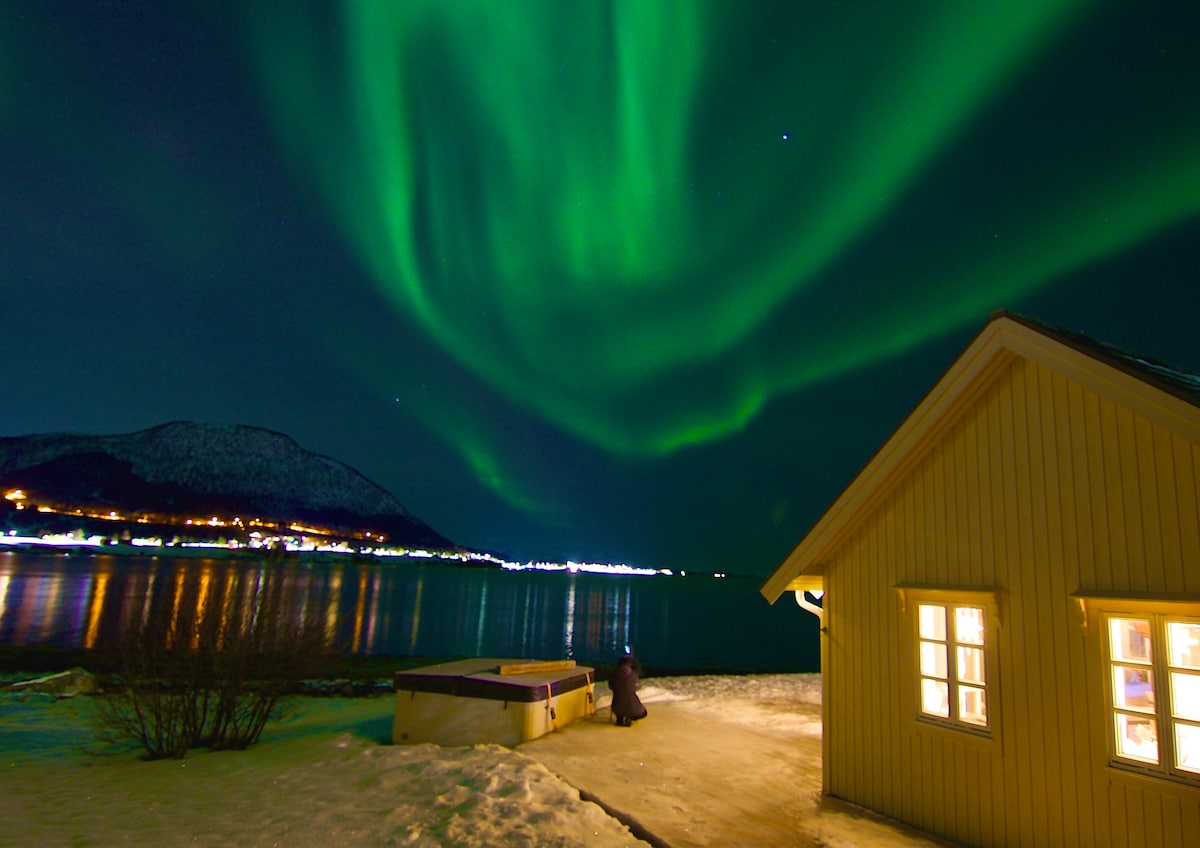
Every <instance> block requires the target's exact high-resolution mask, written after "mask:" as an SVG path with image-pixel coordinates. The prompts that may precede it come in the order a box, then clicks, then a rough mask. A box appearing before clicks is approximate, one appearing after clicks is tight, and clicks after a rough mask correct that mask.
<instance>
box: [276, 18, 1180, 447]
mask: <svg viewBox="0 0 1200 848" xmlns="http://www.w3.org/2000/svg"><path fill="white" fill-rule="evenodd" d="M923 8H925V9H926V11H925V12H924V13H923V14H922V15H916V14H914V13H912V12H909V13H908V14H907V15H906V16H905V18H904V20H903V21H898V20H894V19H890V18H889V17H887V16H882V15H881V16H879V17H877V18H876V19H875V20H874V21H873V22H872V23H870V24H868V25H867V26H865V27H864V26H863V25H862V22H861V21H859V20H846V21H829V20H824V19H822V16H821V15H820V14H813V15H811V16H810V18H811V19H809V20H801V21H798V22H795V23H794V24H793V29H794V32H789V33H786V34H781V35H780V37H781V39H782V38H784V37H785V35H786V37H788V38H791V39H794V41H793V42H792V43H790V44H789V45H788V46H787V51H788V52H790V53H791V54H792V55H791V56H790V57H788V59H787V67H781V68H780V69H779V71H780V72H779V74H778V75H777V76H776V77H775V78H774V79H771V80H768V82H767V83H766V89H765V90H760V91H752V92H746V94H745V96H744V97H732V96H730V94H729V93H728V92H724V93H722V92H721V91H720V90H719V88H720V80H719V75H720V69H721V68H723V67H726V66H729V65H731V64H735V63H738V62H743V61H746V59H747V57H746V56H745V55H742V54H739V51H738V38H737V34H738V32H739V27H740V26H743V25H744V22H742V21H739V20H736V19H732V18H731V16H730V15H728V14H723V13H722V9H724V11H725V12H726V13H727V12H728V11H729V10H728V8H727V7H723V6H721V5H720V4H710V5H706V4H701V3H693V2H678V3H666V2H663V3H652V4H639V3H616V4H562V3H557V2H545V3H541V4H529V3H524V4H516V5H514V4H491V5H488V4H483V5H473V4H455V3H450V4H447V3H442V2H410V3H404V4H395V3H386V2H380V3H358V2H355V3H346V4H345V5H344V7H343V8H342V10H341V31H342V33H343V37H342V39H341V45H340V48H341V54H340V55H342V57H343V60H344V61H343V63H342V65H343V67H342V68H341V69H340V70H341V75H340V77H338V78H337V79H336V81H335V82H329V83H327V84H324V85H315V84H314V82H315V81H316V80H318V79H319V78H320V77H321V70H320V67H319V64H318V63H320V62H321V61H322V59H323V55H322V54H320V53H319V52H318V50H317V46H316V45H317V42H316V41H315V40H314V38H313V37H312V33H311V31H310V32H308V33H304V32H299V31H298V32H296V33H294V34H293V36H292V38H291V40H288V41H284V42H281V41H280V40H279V38H278V32H277V31H276V30H272V38H270V39H266V38H264V39H263V49H262V54H263V57H264V58H263V63H264V65H263V67H264V70H265V77H266V79H267V82H268V90H269V92H270V94H271V97H270V99H271V102H272V103H273V104H274V108H275V111H276V114H277V116H278V126H279V136H280V138H281V139H282V140H283V141H284V142H285V144H286V146H287V147H288V149H289V151H290V153H291V155H292V157H293V161H295V162H296V163H298V165H299V166H300V167H301V168H303V169H307V170H306V171H305V172H306V173H310V174H312V175H314V176H316V177H318V178H319V181H320V183H321V185H323V186H324V188H325V192H326V195H327V197H328V199H329V203H330V208H331V209H332V210H333V212H334V214H335V215H336V217H337V218H338V220H339V222H340V223H341V225H342V227H343V229H344V231H345V232H346V235H347V237H348V238H349V239H350V241H351V243H352V244H353V245H354V246H355V250H356V251H357V253H358V254H359V256H360V257H361V260H362V261H363V263H364V264H365V265H366V266H367V267H368V268H369V269H370V272H371V274H372V276H373V278H374V279H375V281H376V283H377V285H378V286H379V287H380V288H381V289H382V291H384V292H385V293H386V295H387V297H388V299H389V300H390V302H391V303H392V304H393V305H394V307H395V308H396V309H397V310H398V311H399V312H400V313H402V314H403V315H404V316H406V317H407V318H408V319H410V320H411V321H413V322H417V323H419V325H420V326H421V327H423V328H424V330H425V331H426V332H427V333H428V334H429V335H430V336H432V338H433V339H435V340H436V341H437V343H438V344H439V345H440V346H441V347H442V349H443V350H444V351H445V352H446V353H447V354H449V355H451V356H453V357H455V358H457V359H458V360H459V361H460V362H461V363H462V364H463V365H464V366H465V367H466V368H468V369H469V370H470V371H472V372H473V373H475V374H477V375H478V376H480V377H481V378H482V379H484V380H485V381H486V382H488V383H489V384H491V385H492V386H493V387H494V388H495V389H496V390H497V391H499V392H501V393H503V394H504V395H505V396H506V397H508V398H509V400H510V401H512V402H513V403H516V404H518V405H520V406H523V407H525V408H527V409H529V410H532V411H534V412H535V413H536V414H538V415H540V416H542V417H543V418H544V419H546V420H548V421H550V422H553V423H554V424H555V425H557V426H558V427H560V428H562V429H564V430H566V431H569V432H570V433H572V434H574V435H575V436H576V437H578V438H580V439H584V440H586V441H589V442H591V443H594V444H595V445H598V446H600V447H601V448H603V449H604V450H607V451H610V452H621V453H635V454H639V453H640V454H660V453H663V452H668V451H673V450H676V449H678V448H680V447H683V446H686V445H689V444H695V443H699V442H704V441H707V440H712V439H718V438H721V437H724V436H727V435H729V434H730V433H732V432H735V431H737V430H738V429H739V428H741V427H742V426H743V425H744V424H745V423H746V422H747V421H748V420H750V419H752V418H753V416H755V414H756V413H757V412H758V411H759V410H760V409H761V408H762V406H763V404H764V403H766V402H767V401H768V400H769V399H770V398H771V397H774V396H777V395H780V394H782V393H787V392H792V391H795V390H797V389H799V388H802V387H804V386H805V385H808V384H811V383H813V382H815V381H820V380H825V379H828V378H830V377H834V376H837V375H839V374H842V373H844V372H846V371H847V370H849V369H853V368H856V367H859V366H861V365H864V364H868V363H870V362H873V361H876V360H878V359H879V358H881V357H886V356H891V355H894V354H896V353H898V352H902V351H904V350H906V349H908V348H910V347H911V346H913V345H915V344H918V343H923V342H925V341H927V340H928V339H929V338H930V337H931V336H933V335H936V334H939V333H941V332H944V331H946V330H948V329H950V328H954V327H958V326H961V325H962V324H963V323H967V322H970V321H973V320H976V318H977V316H978V315H979V313H980V310H981V309H983V310H985V311H986V309H988V308H990V307H992V306H995V305H998V304H1004V303H1009V302H1013V301H1014V300H1015V299H1016V298H1018V297H1020V296H1021V295H1022V294H1025V293H1027V292H1029V291H1031V290H1034V289H1036V288H1038V287H1040V286H1044V285H1047V284H1048V283H1050V282H1052V281H1053V280H1054V279H1056V278H1057V277H1058V276H1059V275H1061V274H1064V273H1066V272H1070V271H1072V270H1074V269H1077V268H1079V267H1082V266H1085V265H1086V264H1087V263H1089V262H1094V261H1096V260H1098V259H1101V258H1103V257H1105V256H1107V255H1109V254H1112V253H1114V252H1117V251H1120V250H1122V249H1124V248H1127V247H1128V246H1130V245H1133V244H1137V243H1138V242H1140V241H1141V240H1143V239H1145V238H1147V237H1149V236H1152V235H1154V234H1155V233H1158V232H1160V231H1161V230H1162V229H1163V228H1165V227H1170V226H1171V225H1172V224H1175V223H1177V222H1179V221H1182V220H1185V219H1187V218H1188V217H1190V216H1194V215H1195V214H1196V213H1197V211H1200V133H1198V132H1197V129H1196V127H1194V126H1193V127H1187V128H1185V130H1186V132H1185V133H1183V134H1181V135H1179V136H1178V137H1177V138H1175V139H1174V140H1173V141H1172V142H1170V143H1168V144H1166V145H1163V143H1162V142H1161V139H1160V138H1159V137H1157V136H1148V137H1146V138H1142V139H1137V138H1134V139H1130V143H1131V144H1132V145H1133V149H1132V150H1130V149H1123V150H1121V151H1120V158H1119V159H1118V158H1117V157H1116V155H1115V154H1116V153H1117V151H1114V156H1113V157H1111V158H1105V157H1100V158H1098V159H1097V160H1096V161H1093V162H1088V163H1086V166H1087V167H1085V168H1077V169H1076V170H1075V172H1074V173H1073V174H1063V175H1061V176H1059V177H1058V181H1059V185H1058V186H1057V188H1058V191H1056V192H1055V195H1054V200H1053V201H1052V202H1050V203H1044V202H1039V203H1038V204H1037V206H1036V207H1034V208H1029V207H1027V206H1025V205H1024V204H1020V205H1018V204H1014V203H1008V204H1007V205H1005V206H1003V207H1000V208H997V209H996V210H995V212H994V217H993V220H992V222H991V224H990V226H991V227H992V228H993V229H994V230H996V231H997V232H1003V233H1004V237H1003V243H1000V242H999V241H998V240H996V239H991V238H990V236H991V233H988V234H987V237H982V238H981V237H979V235H978V234H977V233H976V234H957V237H956V238H955V239H954V240H952V241H950V242H948V243H942V244H939V245H938V246H937V250H938V251H939V253H940V255H942V256H946V255H957V256H958V257H959V258H960V260H961V261H959V262H956V263H954V264H953V265H951V264H948V263H946V262H944V261H937V260H935V261H932V262H929V261H924V260H923V259H921V258H915V259H914V258H913V257H912V256H900V257H898V261H897V262H896V263H895V265H894V268H893V269H892V271H891V272H890V276H891V280H889V281H887V283H886V284H885V285H882V286H880V283H881V281H875V280H846V279H844V278H842V277H840V276H839V275H838V274H837V273H836V266H837V264H838V262H839V259H840V258H841V257H843V256H844V255H845V254H846V253H847V252H849V251H851V250H853V249H854V248H855V247H856V246H858V245H860V244H862V243H865V242H869V240H870V239H871V237H872V230H873V228H875V227H878V226H879V225H880V224H881V223H882V222H884V221H886V219H887V217H888V216H889V215H890V214H893V213H894V212H895V210H896V209H897V208H901V209H902V208H903V203H904V199H905V196H906V194H907V193H908V192H910V191H912V190H913V188H914V184H917V183H919V181H920V180H921V179H922V178H923V177H924V176H925V175H926V173H927V172H928V171H929V170H930V169H931V167H935V166H936V162H937V159H938V157H939V156H941V155H943V154H944V153H945V152H946V151H952V150H953V149H954V147H955V145H956V144H959V143H961V142H962V140H963V139H964V137H968V136H969V135H970V133H971V131H972V126H973V122H974V121H975V120H976V119H977V118H978V116H979V115H980V114H981V113H984V112H986V110H987V109H988V108H989V106H990V105H992V104H994V103H995V102H996V101H997V100H998V99H1000V98H1003V97H1004V96H1005V93H1006V91H1008V90H1009V89H1011V88H1012V87H1013V86H1015V85H1017V84H1019V83H1020V81H1021V80H1022V78H1023V76H1024V75H1027V74H1031V73H1033V72H1034V71H1036V70H1037V65H1038V63H1039V61H1040V60H1041V59H1042V58H1043V57H1044V54H1045V52H1046V51H1047V50H1049V49H1051V48H1053V47H1054V46H1055V45H1056V43H1057V42H1058V41H1060V40H1061V39H1064V38H1068V37H1069V36H1070V32H1071V28H1072V27H1073V26H1077V25H1079V24H1080V23H1081V19H1082V18H1085V17H1086V15H1087V4H1083V3H1047V2H1032V3H1021V4H1001V6H1000V7H999V8H996V9H994V10H991V11H987V12H985V11H984V10H981V9H980V8H978V7H975V6H970V7H968V6H964V5H962V4H957V3H947V4H940V5H938V6H936V7H923ZM851 35H853V37H854V39H855V41H854V42H853V43H850V42H849V38H850V36H851ZM830 38H833V39H835V40H836V42H837V43H838V44H839V46H840V47H843V48H846V49H849V50H852V51H853V55H851V56H846V55H840V56H838V60H839V66H840V67H841V68H842V69H843V70H845V69H846V68H849V69H850V70H849V71H848V72H847V73H846V74H845V76H843V77H840V78H838V79H834V80H830V79H828V78H826V77H823V72H822V70H823V64H824V63H825V62H826V61H829V60H830V59H831V58H832V57H831V56H830V55H829V54H830V52H831V51H832V50H835V49H838V48H835V47H831V46H829V45H828V43H827V40H828V39H830ZM714 89H716V90H715V91H714ZM848 102H850V103H853V104H854V108H853V109H852V110H851V111H850V112H849V114H848V115H847V112H846V111H845V109H844V108H842V107H843V106H844V104H846V103H848ZM714 103H716V104H717V105H718V106H719V112H718V111H716V110H715V108H714ZM765 108H769V109H770V110H771V111H772V112H773V113H774V116H775V120H776V125H777V129H776V130H775V131H774V132H772V133H771V134H770V135H766V134H764V131H763V122H762V121H761V120H760V119H759V118H758V116H757V115H756V114H754V112H755V110H761V109H765ZM784 133H786V134H787V138H786V139H785V138H784V137H783V134H784ZM752 134H753V135H752ZM1034 153H1035V154H1036V151H1034ZM1144 159H1153V160H1154V161H1155V162H1156V163H1158V164H1157V168H1156V170H1155V172H1154V174H1153V175H1152V177H1151V178H1150V179H1146V178H1144V175H1142V174H1139V173H1136V171H1137V170H1138V169H1140V168H1141V166H1140V164H1138V163H1139V162H1140V161H1141V160H1144ZM1032 164H1033V167H1035V168H1045V169H1053V168H1055V167H1058V166H1061V165H1062V164H1063V163H1062V162H1059V161H1057V160H1055V159H1053V158H1051V157H1047V156H1044V155H1043V156H1041V157H1040V159H1034V160H1033V163H1032ZM1183 186H1188V187H1189V188H1187V189H1182V190H1181V187H1183ZM983 188H984V189H985V190H994V189H995V187H993V186H987V185H984V186H983ZM984 199H985V200H986V199H989V198H987V197H986V196H985V198H984ZM991 199H994V198H991ZM1001 200H1003V198H1001ZM977 201H978V198H974V199H972V202H977ZM962 202H963V205H964V208H965V207H967V206H968V203H967V198H962ZM944 235H945V234H944V233H941V234H938V238H941V237H942V236H944ZM929 249H930V250H933V249H934V248H933V246H932V245H930V246H929ZM918 280H920V281H921V283H920V284H917V281H918ZM845 286H858V287H869V288H871V289H872V290H874V289H875V287H880V288H881V291H880V292H879V293H878V294H879V298H878V306H877V307H876V308H874V309H871V310H870V311H869V312H868V314H867V315H865V316H864V315H862V314H856V315H854V316H852V317H853V321H849V320H839V318H838V317H837V316H831V315H828V314H820V315H815V314H812V313H810V312H809V311H808V310H807V309H806V308H805V301H806V299H808V298H810V297H812V294H811V290H812V289H814V288H815V289H822V288H827V289H830V291H833V292H836V290H837V289H839V288H841V287H845ZM889 290H891V291H895V292H898V293H900V292H902V293H903V294H902V297H898V298H892V297H889V295H888V291H889ZM825 296H826V297H828V296H829V295H828V294H826V295H825ZM847 317H851V316H847ZM864 320H865V321H866V323H867V325H868V327H869V330H870V331H869V332H868V333H867V335H868V337H869V338H870V342H869V343H865V344H864V343H863V342H862V340H861V338H860V334H861V331H862V322H863V321H864ZM852 328H853V329H852ZM764 350H769V351H770V356H769V357H766V356H763V352H764ZM701 370H702V371H703V375H704V376H703V381H704V385H705V390H704V391H703V392H701V391H696V392H691V393H686V394H684V395H683V396H682V398H681V397H680V393H679V392H678V391H677V390H673V391H671V392H670V394H671V396H672V397H673V398H676V400H674V401H673V402H671V403H659V402H657V401H656V398H659V397H662V396H663V395H664V394H666V391H665V390H666V389H667V388H668V387H671V386H677V385H679V384H680V383H681V382H682V383H683V384H684V385H687V384H689V383H691V382H693V381H695V380H697V379H698V377H697V372H698V371H701ZM714 380H715V382H714ZM631 410H637V412H635V413H634V414H630V411H631ZM448 411H449V410H446V409H444V408H443V409H442V410H441V411H439V412H436V413H435V412H433V411H429V410H427V411H426V414H427V415H428V416H430V417H431V418H435V417H438V418H440V417H442V416H445V415H446V413H447V412H448ZM439 426H441V425H439ZM462 435H466V434H462ZM460 447H461V448H462V449H463V450H464V452H466V453H468V454H472V453H476V454H477V453H478V452H480V451H481V450H482V449H483V448H482V446H481V445H480V444H478V443H475V444H472V445H469V446H468V445H460ZM489 462H490V461H489V460H485V459H483V458H482V457H481V456H480V457H477V458H476V460H475V461H474V462H473V464H474V465H475V466H476V467H482V466H485V465H488V464H489Z"/></svg>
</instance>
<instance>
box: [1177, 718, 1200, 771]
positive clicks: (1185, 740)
mask: <svg viewBox="0 0 1200 848" xmlns="http://www.w3.org/2000/svg"><path fill="white" fill-rule="evenodd" d="M1175 765H1176V766H1178V767H1179V768H1181V769H1183V770H1184V771H1194V772H1196V773H1197V774H1200V727H1196V726H1195V725H1194V724H1177V725H1175Z"/></svg>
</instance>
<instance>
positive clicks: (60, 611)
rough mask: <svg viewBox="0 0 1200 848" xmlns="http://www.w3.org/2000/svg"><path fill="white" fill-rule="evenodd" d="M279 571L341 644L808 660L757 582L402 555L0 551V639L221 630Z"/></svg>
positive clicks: (663, 661) (742, 666)
mask: <svg viewBox="0 0 1200 848" xmlns="http://www.w3.org/2000/svg"><path fill="white" fill-rule="evenodd" d="M272 580H275V581H283V583H285V584H286V585H287V587H288V588H289V590H290V593H289V597H290V598H291V601H290V603H291V606H292V608H293V610H294V615H295V616H296V617H297V619H299V617H301V616H302V615H305V614H306V613H307V614H308V615H313V614H317V615H319V616H320V618H321V620H322V621H323V622H324V630H325V634H326V639H327V641H328V643H329V645H330V646H331V647H332V648H333V649H334V650H337V651H340V652H343V653H347V654H360V655H364V656H367V655H378V656H428V657H449V656H495V657H529V658H538V659H561V658H570V659H575V660H578V661H579V662H581V663H584V664H588V665H596V664H600V665H610V664H611V663H612V661H613V659H614V658H615V656H616V655H617V654H618V653H619V652H620V650H621V648H622V646H623V645H625V644H631V645H633V647H634V649H635V650H636V652H637V654H638V656H639V657H640V658H641V659H642V661H643V662H644V663H646V665H648V666H650V667H653V668H660V669H676V670H696V671H714V672H716V671H725V672H800V671H816V670H818V665H819V660H818V657H819V649H818V640H817V622H816V619H815V618H814V617H813V616H811V615H809V614H808V613H806V612H804V611H802V610H801V609H799V608H798V607H797V606H796V605H795V604H794V603H792V602H791V601H790V599H789V598H788V597H784V598H781V599H780V601H779V602H778V603H776V604H775V605H774V606H770V605H768V604H767V602H766V601H764V600H763V598H762V596H761V595H759V594H758V581H757V580H750V579H739V578H726V579H723V580H720V579H710V578H690V577H689V578H680V577H665V576H655V577H646V576H636V577H610V576H606V575H594V574H569V573H560V572H532V571H520V572H508V571H499V570H492V569H476V568H458V567H446V566H415V565H409V564H403V565H396V564H375V563H339V564H325V563H320V564H317V563H313V564H308V563H301V564H289V565H284V566H266V565H263V564H260V563H254V562H248V561H227V560H212V559H174V558H158V557H109V556H89V555H79V554H72V555H70V556H67V555H63V554H61V553H26V552H12V551H9V552H0V644H2V645H14V646H43V645H53V646H59V647H74V648H97V647H103V646H105V645H107V644H111V643H112V642H113V641H114V640H115V639H117V638H118V637H119V636H120V634H121V633H122V632H123V630H124V629H125V628H126V627H127V626H128V624H129V622H131V621H135V620H137V619H139V618H140V619H142V620H148V618H149V617H150V616H157V618H155V619H154V620H163V618H162V617H163V616H164V615H165V616H166V619H168V620H171V621H176V620H178V621H179V622H187V623H188V624H181V625H180V626H181V627H183V626H189V627H190V626H192V624H191V623H194V622H197V621H202V620H204V619H206V618H208V617H211V616H217V617H219V619H220V622H221V625H222V626H225V625H226V623H227V622H229V621H235V620H237V619H238V618H239V617H244V616H246V615H252V614H253V611H254V609H255V608H256V604H258V603H260V600H259V599H260V598H261V597H262V593H263V592H264V586H266V585H267V584H268V583H270V581H272Z"/></svg>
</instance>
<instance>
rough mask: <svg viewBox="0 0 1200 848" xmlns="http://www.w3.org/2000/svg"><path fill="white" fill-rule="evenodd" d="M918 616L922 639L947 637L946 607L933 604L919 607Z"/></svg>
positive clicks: (943, 639)
mask: <svg viewBox="0 0 1200 848" xmlns="http://www.w3.org/2000/svg"><path fill="white" fill-rule="evenodd" d="M917 617H918V621H919V626H920V633H921V638H922V639H941V640H942V641H945V639H946V608H945V607H939V606H934V605H933V604H921V605H920V606H918V607H917Z"/></svg>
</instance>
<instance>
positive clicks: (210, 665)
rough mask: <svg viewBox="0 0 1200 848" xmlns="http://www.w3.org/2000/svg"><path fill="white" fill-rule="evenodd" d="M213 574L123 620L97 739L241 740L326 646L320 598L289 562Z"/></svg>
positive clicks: (252, 735)
mask: <svg viewBox="0 0 1200 848" xmlns="http://www.w3.org/2000/svg"><path fill="white" fill-rule="evenodd" d="M211 583H212V581H208V580H203V581H201V584H200V585H199V586H198V587H197V591H195V592H191V591H189V590H188V589H189V587H185V586H180V587H177V590H176V592H175V593H174V594H173V597H172V602H171V603H165V604H162V605H161V606H160V607H158V608H155V609H151V610H148V611H147V612H146V614H145V615H144V616H143V618H141V619H140V620H138V621H135V622H130V623H129V624H128V626H127V627H126V629H125V631H124V633H123V634H122V636H121V637H120V639H119V641H118V642H117V644H116V646H115V648H114V660H113V663H112V664H113V667H114V668H115V670H116V673H117V675H118V680H119V688H118V691H116V692H115V693H114V694H112V695H109V696H107V697H105V698H101V699H99V702H100V703H99V708H98V715H99V723H100V735H101V738H102V739H103V740H104V741H106V742H110V743H112V742H120V741H124V742H132V743H134V744H135V745H137V746H138V747H139V748H140V749H141V750H142V754H143V756H144V757H146V758H148V759H161V758H171V757H173V758H182V757H183V756H185V755H186V754H187V752H188V750H189V749H191V748H195V747H200V746H205V747H209V748H211V749H213V750H222V749H238V750H240V749H244V748H246V747H248V746H250V745H253V744H254V743H255V742H257V741H258V738H259V736H260V735H261V734H262V731H263V728H264V727H265V726H266V723H267V722H268V721H269V720H270V719H271V718H272V717H273V716H274V715H276V713H277V712H278V710H279V708H280V705H281V702H282V700H283V699H284V698H285V697H286V696H287V695H288V694H289V693H290V692H293V691H295V690H296V689H297V688H298V686H299V683H300V681H301V680H303V679H304V678H305V677H307V676H310V675H311V674H312V673H314V671H315V670H316V669H317V667H318V666H319V664H320V663H321V662H322V660H323V659H324V657H325V656H326V655H327V653H328V650H329V645H328V643H327V639H326V634H325V631H324V627H323V620H322V615H321V607H320V605H319V604H316V603H308V600H309V599H308V598H307V597H306V591H307V586H306V585H305V583H304V582H303V581H301V580H299V579H298V575H297V574H296V571H295V568H294V567H293V568H288V567H271V568H260V569H250V570H245V571H241V570H238V571H229V572H227V574H226V579H225V581H224V582H223V583H222V584H221V587H220V589H219V590H213V589H212V588H211Z"/></svg>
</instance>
